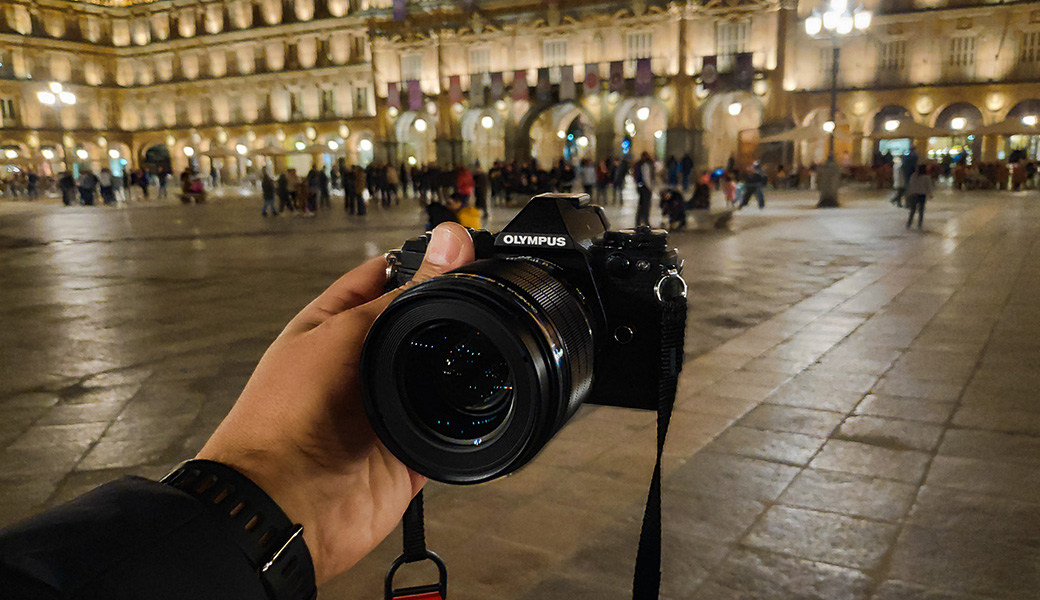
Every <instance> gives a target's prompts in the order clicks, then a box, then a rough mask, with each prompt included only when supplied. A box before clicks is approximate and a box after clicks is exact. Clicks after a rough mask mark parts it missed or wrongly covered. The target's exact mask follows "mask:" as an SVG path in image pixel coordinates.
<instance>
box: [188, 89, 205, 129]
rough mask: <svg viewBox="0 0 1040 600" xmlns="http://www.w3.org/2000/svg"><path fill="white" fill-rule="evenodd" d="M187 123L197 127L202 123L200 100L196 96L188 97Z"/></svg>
mask: <svg viewBox="0 0 1040 600" xmlns="http://www.w3.org/2000/svg"><path fill="white" fill-rule="evenodd" d="M187 105H188V123H189V124H191V125H192V126H195V127H198V126H199V125H202V100H201V99H200V98H199V97H198V96H195V97H191V98H188V102H187Z"/></svg>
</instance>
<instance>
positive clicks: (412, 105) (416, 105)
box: [408, 79, 423, 110]
mask: <svg viewBox="0 0 1040 600" xmlns="http://www.w3.org/2000/svg"><path fill="white" fill-rule="evenodd" d="M422 101H423V97H422V88H420V87H419V80H418V79H412V80H409V81H408V110H422Z"/></svg>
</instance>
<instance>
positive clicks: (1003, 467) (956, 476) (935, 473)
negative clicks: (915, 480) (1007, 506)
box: [925, 456, 1040, 504]
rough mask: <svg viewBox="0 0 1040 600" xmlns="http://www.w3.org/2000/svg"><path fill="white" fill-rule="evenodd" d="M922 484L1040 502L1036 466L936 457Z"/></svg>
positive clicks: (1037, 468) (1039, 484)
mask: <svg viewBox="0 0 1040 600" xmlns="http://www.w3.org/2000/svg"><path fill="white" fill-rule="evenodd" d="M925 483H927V484H928V485H939V486H944V487H951V488H956V489H960V490H967V491H971V492H977V493H980V494H992V495H995V496H1000V497H1003V498H1007V499H1011V500H1018V501H1022V502H1032V503H1037V504H1040V467H1036V466H1030V465H1017V464H1009V463H1001V462H993V461H987V460H978V459H973V458H957V457H952V456H936V457H935V461H934V462H933V463H932V467H931V469H930V470H929V471H928V479H927V480H926V481H925Z"/></svg>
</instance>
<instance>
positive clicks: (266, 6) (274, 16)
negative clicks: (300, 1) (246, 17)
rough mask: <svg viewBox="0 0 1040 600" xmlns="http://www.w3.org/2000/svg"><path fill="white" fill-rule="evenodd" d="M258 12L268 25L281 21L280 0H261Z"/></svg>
mask: <svg viewBox="0 0 1040 600" xmlns="http://www.w3.org/2000/svg"><path fill="white" fill-rule="evenodd" d="M260 13H261V14H263V15H264V21H266V22H267V24H268V25H277V24H279V23H281V22H282V0H261V4H260Z"/></svg>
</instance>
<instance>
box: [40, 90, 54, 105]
mask: <svg viewBox="0 0 1040 600" xmlns="http://www.w3.org/2000/svg"><path fill="white" fill-rule="evenodd" d="M36 99H37V100H39V101H40V104H46V105H47V106H51V105H53V104H54V103H55V102H57V101H58V98H57V96H55V95H54V94H52V93H50V92H36Z"/></svg>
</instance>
